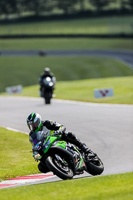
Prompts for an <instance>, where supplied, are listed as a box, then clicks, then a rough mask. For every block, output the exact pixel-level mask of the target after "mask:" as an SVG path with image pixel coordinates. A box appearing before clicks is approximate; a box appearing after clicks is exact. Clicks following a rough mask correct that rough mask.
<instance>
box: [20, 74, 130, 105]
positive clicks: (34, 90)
mask: <svg viewBox="0 0 133 200" xmlns="http://www.w3.org/2000/svg"><path fill="white" fill-rule="evenodd" d="M104 88H113V89H114V96H113V97H105V98H98V99H96V98H94V90H95V89H104ZM38 91H39V86H38V85H36V86H30V87H25V88H24V89H23V94H22V96H31V97H32V96H34V97H38V96H39V92H38ZM55 94H56V99H67V100H76V101H84V102H94V103H115V104H133V76H130V77H115V78H103V79H90V80H79V81H62V82H57V84H56V90H55Z"/></svg>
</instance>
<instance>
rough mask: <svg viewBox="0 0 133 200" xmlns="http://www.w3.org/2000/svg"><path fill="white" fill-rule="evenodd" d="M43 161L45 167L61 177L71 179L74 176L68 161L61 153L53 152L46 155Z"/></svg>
mask: <svg viewBox="0 0 133 200" xmlns="http://www.w3.org/2000/svg"><path fill="white" fill-rule="evenodd" d="M45 163H46V165H47V167H48V168H49V169H50V170H51V171H52V172H53V173H54V174H55V175H57V176H58V177H60V178H61V179H64V180H65V179H72V178H73V176H74V173H73V170H72V168H71V166H70V165H69V162H68V161H67V160H66V159H65V158H63V157H62V156H61V155H58V154H55V155H53V156H48V157H47V158H46V160H45Z"/></svg>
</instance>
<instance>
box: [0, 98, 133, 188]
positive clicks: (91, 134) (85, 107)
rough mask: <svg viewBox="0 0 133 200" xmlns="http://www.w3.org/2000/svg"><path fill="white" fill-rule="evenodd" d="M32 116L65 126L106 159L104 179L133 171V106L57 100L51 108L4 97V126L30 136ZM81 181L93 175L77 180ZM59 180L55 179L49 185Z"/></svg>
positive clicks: (0, 110) (0, 111)
mask: <svg viewBox="0 0 133 200" xmlns="http://www.w3.org/2000/svg"><path fill="white" fill-rule="evenodd" d="M32 112H37V113H39V114H41V116H42V118H43V119H44V120H45V119H51V120H54V121H57V122H59V123H61V124H64V125H65V126H66V127H67V131H72V132H73V133H75V134H76V136H77V137H78V138H79V139H80V140H81V141H83V142H85V143H86V144H87V146H88V147H90V148H91V149H92V150H93V151H94V152H96V153H97V154H98V155H99V157H100V158H101V159H102V161H103V163H104V166H105V170H104V172H103V174H102V175H110V174H119V173H125V172H132V171H133V134H132V133H133V126H132V125H133V105H119V104H114V105H113V104H95V103H83V102H76V101H67V100H66V101H63V100H54V99H53V100H52V103H51V105H45V104H44V101H43V99H42V98H28V97H4V96H0V126H3V127H10V128H13V129H17V130H20V131H21V132H25V133H28V128H27V125H26V118H27V116H28V115H29V114H30V113H32ZM29 145H31V144H30V143H29ZM31 156H32V155H31ZM79 177H80V178H81V177H90V175H89V174H87V173H85V174H84V175H80V176H76V177H75V178H79ZM59 180H61V179H59V178H58V177H55V176H54V177H53V178H51V179H48V180H46V181H45V182H51V181H52V182H53V181H59ZM38 183H42V181H40V182H38ZM30 184H36V183H35V182H33V183H30ZM27 185H28V184H27Z"/></svg>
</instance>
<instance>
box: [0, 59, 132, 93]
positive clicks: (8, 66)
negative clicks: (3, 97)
mask: <svg viewBox="0 0 133 200" xmlns="http://www.w3.org/2000/svg"><path fill="white" fill-rule="evenodd" d="M47 66H49V67H50V68H51V71H52V72H53V73H54V74H55V76H56V78H57V82H58V81H66V80H79V79H90V78H105V77H116V76H120V77H121V76H131V75H133V71H132V70H131V69H130V68H129V67H127V66H126V65H125V64H123V63H121V62H119V61H116V60H113V59H110V58H98V57H97V58H95V57H94V58H89V57H6V58H5V57H1V58H0V91H4V90H5V87H7V86H13V85H16V84H22V85H23V86H29V85H35V84H38V79H39V76H40V74H41V73H42V72H43V71H44V68H45V67H47Z"/></svg>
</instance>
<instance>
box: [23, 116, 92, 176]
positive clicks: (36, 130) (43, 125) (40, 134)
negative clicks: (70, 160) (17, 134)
mask: <svg viewBox="0 0 133 200" xmlns="http://www.w3.org/2000/svg"><path fill="white" fill-rule="evenodd" d="M27 126H28V128H29V129H30V133H29V141H30V142H31V144H32V151H33V157H34V159H35V160H36V161H39V160H40V163H39V164H38V169H39V171H41V172H42V173H46V172H48V171H49V169H48V168H47V166H44V163H43V162H41V159H42V156H41V155H40V154H39V153H38V151H37V150H36V148H35V145H36V144H37V143H38V142H41V143H42V144H43V143H44V141H45V139H46V138H47V137H48V136H51V135H52V136H59V137H60V139H61V140H64V141H66V142H70V143H72V144H74V145H76V146H77V147H78V148H79V149H81V150H82V151H83V152H84V153H85V154H86V155H87V156H88V155H89V154H90V155H91V156H95V154H94V153H93V152H92V151H91V150H90V149H89V148H88V147H87V146H86V145H85V144H84V143H82V142H81V141H80V140H79V139H77V138H76V136H75V135H74V134H73V133H71V132H68V133H66V132H65V131H66V127H65V126H64V125H61V124H59V123H57V122H54V121H51V120H45V121H43V120H42V118H41V116H40V115H39V114H38V113H31V114H30V115H29V116H28V117H27Z"/></svg>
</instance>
